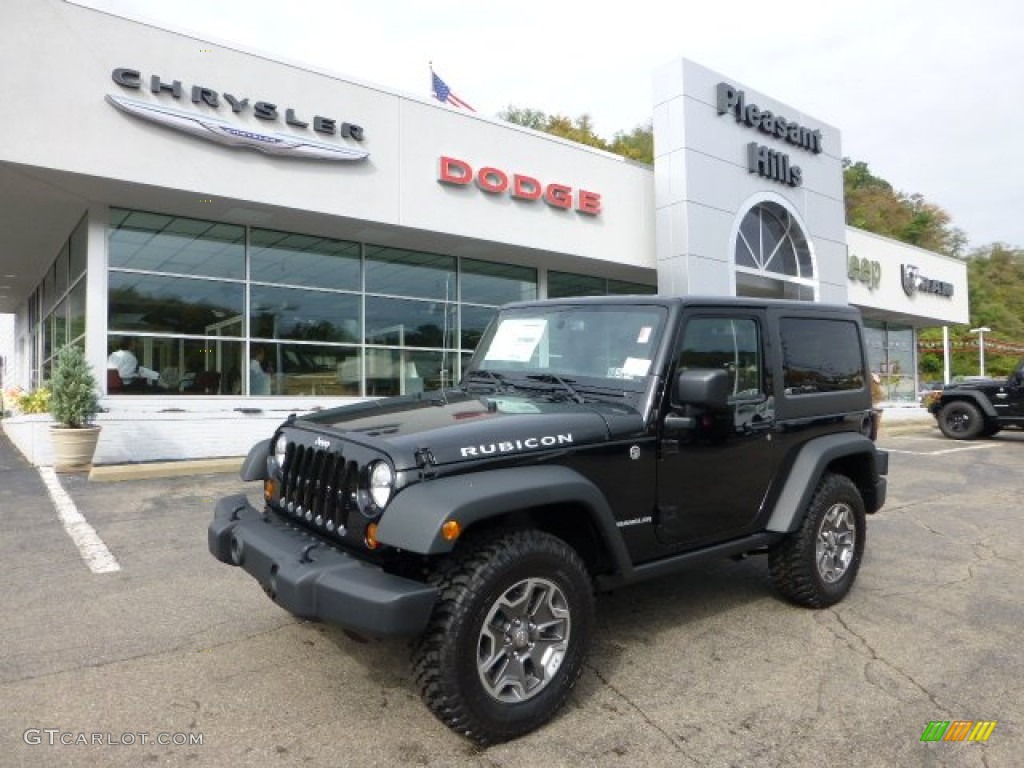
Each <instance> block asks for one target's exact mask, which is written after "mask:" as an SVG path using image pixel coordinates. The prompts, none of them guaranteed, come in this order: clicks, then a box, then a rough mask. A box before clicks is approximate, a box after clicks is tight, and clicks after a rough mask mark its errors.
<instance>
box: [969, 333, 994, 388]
mask: <svg viewBox="0 0 1024 768" xmlns="http://www.w3.org/2000/svg"><path fill="white" fill-rule="evenodd" d="M991 331H992V329H991V328H989V327H988V326H987V325H983V326H981V328H971V333H976V334H978V373H979V375H980V376H982V377H984V375H985V334H986V333H990V332H991Z"/></svg>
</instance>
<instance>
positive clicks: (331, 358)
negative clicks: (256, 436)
mask: <svg viewBox="0 0 1024 768" xmlns="http://www.w3.org/2000/svg"><path fill="white" fill-rule="evenodd" d="M361 249H362V246H361V245H360V244H359V243H353V242H349V241H346V240H333V239H331V238H325V237H315V236H311V235H300V234H294V233H288V232H277V231H274V230H267V229H253V230H252V231H251V232H250V234H249V254H250V267H249V276H250V280H251V281H252V282H251V284H250V288H249V333H250V336H251V337H252V342H251V343H250V345H249V363H248V365H247V370H248V387H249V389H248V393H249V394H250V395H360V394H362V390H361V378H362V362H361V361H362V352H361V349H360V348H359V345H360V344H361V343H362V336H363V330H362V327H363V326H362V297H361V295H360V294H361V290H362V256H361ZM279 341H289V342H292V343H288V344H282V343H277V342H279ZM335 344H337V345H339V346H333V345H335ZM342 345H343V346H342Z"/></svg>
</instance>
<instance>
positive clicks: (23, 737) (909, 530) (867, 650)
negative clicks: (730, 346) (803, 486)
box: [0, 426, 1024, 768]
mask: <svg viewBox="0 0 1024 768" xmlns="http://www.w3.org/2000/svg"><path fill="white" fill-rule="evenodd" d="M881 442H882V445H883V447H885V448H888V449H889V450H890V451H891V458H890V475H889V477H890V495H889V500H888V503H887V505H886V507H885V508H884V509H883V510H882V512H881V513H879V514H878V515H876V516H874V517H872V518H870V519H869V523H868V544H867V550H866V554H865V558H864V562H863V565H862V568H861V572H860V576H859V579H858V582H857V584H856V586H855V587H854V590H853V592H852V593H851V594H850V596H849V597H848V598H847V599H846V600H845V601H844V602H842V603H840V604H839V605H838V606H835V607H834V608H833V609H830V610H824V611H819V612H814V611H808V610H805V609H800V608H795V607H792V606H790V605H788V604H784V603H782V602H780V601H779V600H778V599H776V598H775V596H774V595H773V593H772V589H771V586H770V582H769V579H768V576H767V565H766V563H765V561H764V559H763V558H750V559H747V560H744V561H741V562H732V561H723V562H722V563H716V564H714V565H712V566H710V567H700V568H694V569H693V570H690V571H686V572H684V573H682V574H680V575H677V576H674V577H669V578H666V579H662V580H659V581H654V582H648V583H646V584H642V585H639V586H636V587H633V588H630V589H625V590H621V591H619V592H617V593H614V594H612V595H606V596H602V597H601V598H600V599H599V601H598V624H597V627H598V632H597V635H596V637H595V643H594V649H593V652H592V655H591V658H590V661H589V663H588V665H587V668H586V670H585V672H584V674H583V677H582V680H581V682H580V684H579V686H578V687H577V690H576V692H575V693H574V695H573V697H572V699H571V700H570V703H569V705H568V706H567V707H566V708H565V709H564V710H563V712H562V713H561V715H560V716H559V717H558V718H557V719H556V720H555V721H554V722H552V723H550V724H549V725H548V726H547V727H545V728H544V729H542V730H540V731H538V732H536V733H534V734H531V735H529V736H527V737H524V738H522V739H520V740H518V741H516V742H513V743H510V744H504V745H500V746H496V747H492V748H490V749H487V750H480V749H477V748H475V747H473V746H472V745H470V744H469V743H468V742H466V741H464V740H463V739H461V738H460V737H458V736H456V735H454V734H453V733H451V732H450V731H448V729H447V728H445V727H444V726H443V725H441V724H440V723H439V722H437V721H436V720H435V719H434V718H433V717H432V716H431V715H430V713H429V712H428V710H427V709H426V708H425V707H424V706H423V705H422V704H421V703H420V701H419V698H418V694H417V692H416V690H415V686H414V683H413V681H412V678H411V675H410V671H409V665H408V650H407V647H406V645H405V644H404V643H402V642H400V641H386V642H385V641H373V642H356V641H354V640H352V639H350V638H349V637H347V636H346V635H345V634H343V633H342V632H340V631H338V630H335V629H332V628H330V627H325V626H321V625H315V624H309V623H304V622H299V621H296V620H295V619H293V618H292V617H291V616H289V615H288V614H286V613H284V612H283V611H281V610H280V609H279V608H277V607H276V606H275V605H274V604H273V603H272V602H271V601H269V600H268V599H267V598H266V597H265V596H264V595H263V593H262V592H261V591H260V589H259V588H258V587H257V586H256V584H255V583H254V582H253V581H252V580H251V579H250V578H249V577H248V576H246V575H245V574H244V573H241V572H240V571H239V570H237V569H232V568H229V567H227V566H224V565H221V564H220V563H218V562H216V561H215V560H214V559H213V558H212V557H211V556H210V555H209V554H208V553H207V549H206V525H207V522H208V521H209V519H210V517H211V515H212V511H213V505H214V501H215V499H216V498H218V497H219V496H221V495H224V494H227V493H233V492H237V491H239V490H243V491H247V492H250V493H251V494H252V495H253V496H254V498H255V497H256V496H257V495H258V490H259V489H258V488H256V487H255V486H250V485H246V484H243V483H241V481H239V480H238V479H237V477H236V476H233V475H207V476H198V477H186V478H175V479H167V480H137V481H128V482H120V483H95V482H93V483H89V482H87V481H86V480H85V479H84V478H83V477H81V476H61V477H60V483H61V486H62V487H63V489H64V490H65V491H66V492H67V493H68V495H69V496H70V498H71V499H72V500H73V502H74V504H75V506H76V507H77V509H78V511H79V512H80V513H81V514H82V515H83V516H84V518H85V521H87V522H88V524H89V525H91V526H92V528H93V529H94V530H95V532H96V534H97V535H98V537H99V539H101V540H102V542H103V544H105V546H106V548H107V550H108V551H109V554H110V556H111V558H113V560H115V561H116V565H117V567H118V570H109V571H108V572H102V573H93V572H92V571H90V570H89V568H88V567H87V566H86V564H85V562H84V561H83V559H82V557H81V555H80V553H79V551H78V549H77V548H76V546H75V544H73V543H72V540H71V538H70V537H69V535H68V533H67V532H66V531H65V529H64V527H63V526H62V524H61V522H60V520H59V519H58V514H57V512H56V511H55V508H54V505H53V504H52V503H51V501H50V499H49V498H48V497H47V495H46V491H45V488H44V486H43V484H42V482H41V480H40V478H39V474H38V473H37V472H36V471H35V470H34V469H32V468H30V467H28V466H27V465H24V463H22V462H20V461H19V460H18V458H17V457H16V456H13V454H11V453H10V451H9V450H8V451H7V452H6V453H0V554H2V557H3V564H4V567H5V574H4V579H3V583H4V586H3V589H2V590H0V616H2V618H3V621H2V624H0V660H2V664H0V692H2V696H3V702H4V706H3V707H2V708H0V740H2V743H0V756H2V757H0V764H2V765H5V766H6V765H12V766H15V765H16V766H78V765H88V766H90V767H91V768H99V767H100V766H121V765H147V764H154V765H174V766H177V765H183V766H200V765H202V766H206V765H210V766H227V765H236V764H241V765H248V764H259V765H274V766H277V765H281V766H291V765H303V766H320V765H336V766H349V765H352V766H393V765H407V766H506V765H508V766H520V767H526V766H579V765H595V766H627V765H628V766H635V765H645V766H777V765H787V766H805V765H806V766H819V765H857V766H896V765H899V766H916V765H922V766H933V765H934V766H937V765H950V766H954V765H955V766H986V767H987V768H995V767H996V766H1016V765H1019V764H1020V757H1019V749H1020V747H1021V746H1022V744H1024V739H1022V724H1024V697H1021V695H1020V693H1019V683H1020V680H1022V679H1024V654H1022V652H1021V650H1020V643H1019V635H1020V629H1021V627H1022V626H1024V607H1022V606H1024V602H1022V599H1021V594H1022V590H1021V586H1020V585H1021V583H1024V526H1021V525H1020V516H1021V513H1020V506H1021V501H1020V498H1021V480H1020V473H1019V467H1020V464H1021V457H1022V456H1024V433H1015V432H1003V433H1000V434H999V435H998V436H997V437H996V438H994V439H991V440H986V441H982V442H977V443H955V442H950V441H948V440H944V439H943V438H941V436H939V434H938V432H937V430H935V429H934V428H932V427H930V426H918V427H913V426H912V427H910V428H903V429H901V430H900V431H899V432H898V433H895V434H892V435H886V436H884V437H883V439H882V441H881ZM935 720H941V721H946V720H949V721H953V720H989V721H996V722H997V725H996V727H995V728H994V730H993V731H992V733H991V736H990V738H989V739H988V741H987V742H985V743H954V742H937V743H923V742H922V741H921V736H922V733H923V731H924V729H925V727H926V726H927V725H928V723H929V722H930V721H935ZM143 734H145V735H144V736H143ZM200 740H201V743H196V742H197V741H200ZM83 741H85V742H86V743H82V742H83ZM97 741H98V742H100V743H93V742H97ZM160 741H163V742H166V743H159V742H160ZM51 742H53V743H52V744H51ZM62 742H72V743H62Z"/></svg>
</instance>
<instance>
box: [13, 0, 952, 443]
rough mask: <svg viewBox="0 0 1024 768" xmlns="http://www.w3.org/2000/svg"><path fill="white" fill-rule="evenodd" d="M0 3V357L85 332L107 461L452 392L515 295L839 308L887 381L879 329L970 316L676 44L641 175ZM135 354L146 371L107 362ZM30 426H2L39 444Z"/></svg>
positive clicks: (783, 122) (94, 19)
mask: <svg viewBox="0 0 1024 768" xmlns="http://www.w3.org/2000/svg"><path fill="white" fill-rule="evenodd" d="M5 22H6V29H5V33H4V38H5V44H4V45H3V46H0V67H2V69H0V72H2V73H3V74H0V95H2V97H3V99H4V103H5V104H9V105H13V106H14V108H13V109H12V110H11V111H10V112H9V113H8V117H6V118H4V120H5V122H6V128H7V130H6V131H5V140H4V142H3V143H2V145H0V313H2V312H13V313H14V314H15V317H16V321H15V329H14V334H13V335H14V339H13V347H14V348H13V352H12V357H13V358H14V363H15V364H14V365H9V366H8V371H11V370H14V371H17V377H18V379H19V380H18V381H17V382H16V383H19V384H21V385H22V386H24V387H31V386H35V385H37V384H38V383H40V382H42V381H44V380H45V379H46V377H47V375H48V371H49V368H50V365H51V363H52V360H53V356H54V355H55V354H56V351H57V349H59V347H60V346H61V345H62V344H65V343H76V344H79V345H81V346H82V347H83V348H84V350H85V352H86V356H87V358H88V360H89V361H90V362H91V364H92V365H93V367H94V369H95V370H96V372H97V375H98V378H99V379H100V381H101V386H102V389H103V393H104V397H103V405H104V407H105V409H106V412H105V413H103V414H101V415H100V417H99V422H100V424H101V425H103V426H105V429H104V432H103V437H102V438H101V441H100V446H99V449H98V453H97V457H96V461H97V463H114V462H123V461H147V460H158V459H176V458H193V457H206V456H225V455H238V454H241V453H244V452H245V450H246V449H247V447H248V445H249V444H251V443H252V442H253V441H254V440H256V439H259V438H261V437H263V436H265V435H266V434H267V433H268V432H269V430H270V429H272V427H273V425H274V424H276V423H277V422H278V421H280V419H281V418H282V416H283V415H284V414H286V413H288V412H293V411H304V410H309V409H312V408H321V407H330V406H332V405H335V404H339V403H343V402H348V401H351V400H352V399H356V398H367V397H379V396H385V395H391V394H400V393H409V392H415V391H419V390H420V389H423V388H430V387H434V386H444V385H450V384H452V383H454V382H456V381H457V380H458V378H459V376H460V374H461V367H462V365H463V363H464V361H465V360H466V359H467V358H468V356H469V355H470V354H471V352H472V350H473V348H474V346H475V344H476V341H477V339H478V338H479V336H480V334H481V333H482V332H483V330H484V328H485V326H486V324H487V322H488V321H489V319H490V318H491V317H492V316H493V314H494V312H495V310H496V308H497V307H498V306H500V305H501V304H503V303H505V302H508V301H513V300H520V299H532V298H543V297H567V296H576V295H594V294H606V293H654V292H662V293H669V294H681V293H701V294H726V295H761V296H788V297H793V298H799V299H804V300H809V301H829V302H839V303H846V302H851V303H854V304H857V305H858V306H861V307H862V309H863V310H864V312H865V315H866V317H868V319H869V321H870V325H871V328H872V329H873V330H872V333H873V334H875V336H874V337H873V343H875V347H876V349H875V351H874V352H873V353H872V354H873V356H875V355H876V353H877V356H878V357H877V365H878V368H879V370H882V371H885V372H888V373H890V374H891V375H892V377H893V378H892V381H893V382H895V383H894V384H893V389H892V393H893V395H894V396H900V395H901V393H902V392H903V391H904V390H905V391H906V392H912V391H913V389H914V379H913V371H914V366H915V361H914V360H913V359H912V358H911V359H909V360H907V361H903V360H902V358H901V359H900V364H901V369H902V370H903V371H905V372H906V374H898V373H893V372H892V368H893V366H892V361H890V360H889V359H888V356H889V355H890V354H891V353H892V352H893V350H894V349H896V347H894V346H893V341H892V339H893V338H896V339H897V340H898V339H899V338H902V337H900V336H899V334H901V333H908V334H909V338H910V346H909V350H910V354H911V356H913V343H912V340H913V329H914V328H915V327H919V326H923V325H937V324H944V323H957V322H967V305H966V300H967V286H966V270H965V269H964V267H963V265H962V264H960V263H958V262H955V261H952V260H948V259H945V258H943V257H941V256H938V255H936V254H931V253H928V252H924V251H919V250H917V249H908V248H907V247H906V246H903V245H901V244H898V243H893V242H892V241H889V240H886V239H884V238H875V237H874V236H872V235H867V234H866V233H858V232H856V231H854V230H849V229H848V228H846V227H845V226H844V224H843V197H842V167H841V162H842V155H841V151H840V134H839V131H838V130H837V129H835V128H832V127H831V126H828V125H826V124H824V123H822V122H820V121H817V120H815V119H813V118H811V117H809V116H806V115H803V114H802V113H800V112H799V111H798V110H797V109H794V108H790V107H788V106H786V105H783V104H779V103H777V102H775V101H774V100H772V99H771V98H770V97H767V96H765V95H763V94H759V93H756V92H754V91H753V90H751V89H750V88H748V87H746V86H744V85H743V84H740V83H736V82H734V81H732V80H730V79H729V78H727V77H725V76H720V75H717V74H715V73H713V72H710V71H709V70H706V69H704V68H702V67H700V66H698V65H696V64H693V63H692V62H688V61H684V60H680V61H677V62H675V63H673V64H672V65H669V66H667V67H665V68H664V69H663V70H661V71H659V72H657V73H655V75H654V82H655V87H654V94H655V96H654V103H653V114H654V125H655V146H656V161H655V166H654V169H653V170H652V169H651V168H650V167H647V166H644V165H639V164H636V163H631V162H628V161H625V160H623V159H622V158H619V157H617V156H614V155H610V154H607V153H604V152H600V151H597V150H594V149H591V148H589V147H584V146H580V145H577V144H573V143H571V142H567V141H563V140H560V139H558V138H555V137H551V136H548V135H544V134H539V133H537V132H534V131H530V130H528V129H524V128H521V127H519V126H515V125H510V124H507V123H504V122H502V121H499V120H496V119H490V118H486V117H481V116H479V115H476V114H469V113H465V112H460V111H457V110H454V109H452V108H450V107H447V106H445V105H442V104H440V103H438V102H436V101H434V100H432V99H429V98H426V97H423V98H421V97H416V96H411V95H406V94H399V93H394V92H390V91H388V90H386V89H382V88H380V87H377V86H373V85H369V84H365V83H360V82H355V81H352V80H350V79H347V78H344V77H339V76H337V75H332V74H329V73H325V72H320V71H316V70H312V69H309V68H306V67H302V66H297V65H293V64H288V63H283V62H279V61H274V60H271V59H269V58H267V57H265V56H260V55H257V54H254V53H250V52H245V51H241V50H237V49H235V48H232V47H230V46H225V45H220V44H217V43H212V42H210V41H206V40H200V39H196V38H194V37H190V36H187V35H182V34H179V33H176V32H172V31H168V30H164V29H158V28H155V27H152V26H147V25H145V24H140V23H137V22H133V21H129V20H126V19H122V18H119V17H116V16H113V15H109V14H106V13H102V12H98V11H95V10H92V9H87V8H83V7H80V6H77V5H74V4H71V3H67V2H63V1H62V0H13V4H11V5H9V7H8V9H7V13H5ZM854 257H856V259H857V261H856V264H857V265H860V264H862V262H864V263H867V267H866V268H865V269H866V270H867V271H866V272H864V271H863V270H862V269H861V268H860V267H859V266H858V267H857V268H856V269H854V268H853V266H852V265H853V263H854V262H853V259H854ZM876 262H877V264H878V270H877V271H873V270H874V267H873V266H872V264H874V263H876ZM900 265H904V266H906V267H907V268H913V270H911V272H910V274H911V276H910V277H906V274H904V279H903V280H902V281H901V280H900V279H899V276H900V274H901V272H900V270H901V269H902V268H903V267H901V266H900ZM904 273H907V270H906V269H904ZM864 274H866V275H868V277H869V279H868V280H866V281H865V280H864V279H863V275H864ZM876 277H877V279H875V278H876ZM894 279H895V282H893V280H894ZM939 283H942V284H943V285H946V284H948V285H949V286H950V287H951V289H950V290H949V291H946V290H945V289H942V290H937V289H936V286H938V284H939ZM911 284H913V289H912V290H910V292H907V290H904V289H905V288H906V286H909V285H911ZM901 286H902V288H901ZM922 287H923V290H922ZM901 291H902V293H901ZM900 343H901V342H900ZM897 346H898V345H897ZM122 347H123V348H126V349H128V350H130V351H131V353H132V354H133V355H134V356H135V358H136V359H137V360H138V362H139V363H140V365H141V366H142V367H143V368H145V369H147V370H148V371H151V372H152V373H151V375H150V378H148V379H147V378H145V377H139V378H137V379H134V380H132V379H130V378H129V377H128V376H125V377H124V378H121V377H120V376H119V375H115V374H113V373H110V372H108V367H107V362H108V357H109V355H110V354H111V353H112V352H114V351H115V350H117V349H119V348H122ZM907 377H908V378H907ZM904 378H906V381H904ZM39 423H40V422H39V420H37V421H36V422H32V421H31V420H24V419H23V420H22V422H21V423H20V424H19V422H18V420H17V419H14V420H11V419H9V420H7V421H6V422H5V429H6V430H7V432H8V434H11V435H12V437H14V439H15V441H16V442H17V443H18V444H19V446H20V447H21V448H22V450H23V451H25V452H26V453H27V454H28V455H29V458H30V459H31V460H33V461H36V462H37V463H47V462H48V460H49V457H48V454H47V451H48V447H46V446H45V443H46V441H44V440H40V439H38V437H37V435H36V433H37V432H38V430H39V426H38V424H39Z"/></svg>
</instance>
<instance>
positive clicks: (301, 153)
mask: <svg viewBox="0 0 1024 768" xmlns="http://www.w3.org/2000/svg"><path fill="white" fill-rule="evenodd" d="M111 78H112V79H113V81H114V82H115V83H117V84H118V85H120V86H121V87H122V88H127V89H132V90H141V89H142V75H141V73H139V71H138V70H135V69H126V68H118V69H115V70H114V71H113V72H112V73H111ZM149 90H150V92H151V93H154V94H157V95H160V94H169V95H170V96H171V97H172V98H174V99H179V100H180V99H182V98H183V97H184V93H185V89H184V88H183V87H182V84H181V81H179V80H173V81H171V82H164V81H163V80H161V79H160V77H159V76H158V75H153V76H152V77H151V78H150V81H149ZM190 98H191V101H192V103H193V104H197V105H198V104H203V105H205V106H207V107H210V108H212V109H219V108H220V107H221V106H222V103H225V104H227V105H228V106H229V107H230V108H231V112H232V113H233V114H235V115H240V114H243V113H245V112H247V111H251V112H252V116H253V117H255V118H256V119H258V120H262V121H264V122H268V123H273V122H278V121H279V120H280V119H281V112H282V110H281V109H280V108H279V107H278V106H277V104H274V103H272V102H268V101H257V102H255V103H253V104H252V105H251V106H250V103H249V98H248V97H242V98H239V97H237V96H234V95H232V94H230V93H224V94H223V97H222V96H221V94H220V93H218V92H217V91H214V90H212V89H210V88H206V87H204V86H199V85H195V86H192V88H191V91H190ZM222 98H223V102H222ZM107 101H108V102H109V103H110V104H112V105H113V106H115V107H117V108H118V109H120V110H121V111H122V112H126V113H128V114H130V115H133V116H135V117H138V118H140V119H142V120H148V121H149V122H152V123H156V124H158V125H162V126H165V127H167V128H172V129H174V130H177V131H181V132H182V133H188V134H191V135H192V136H198V137H199V138H202V139H206V140H207V141H213V142H216V143H218V144H223V145H225V146H230V147H244V148H247V149H255V150H258V151H260V152H265V153H267V154H270V155H283V156H288V157H304V158H312V159H316V160H363V159H365V158H367V157H369V155H370V153H369V152H367V151H365V150H363V149H358V148H356V147H351V146H347V145H345V144H331V143H327V142H325V141H317V140H315V139H313V138H311V137H308V136H303V135H302V134H300V133H278V132H270V131H262V130H257V129H255V128H253V127H251V125H247V124H243V123H241V122H231V121H228V120H223V119H221V118H220V117H217V116H214V115H211V114H209V113H208V112H205V111H204V112H197V111H191V110H184V109H177V108H175V107H170V106H167V105H165V104H161V103H158V102H156V101H143V100H140V99H131V98H127V97H125V96H112V95H108V96H107ZM283 112H284V122H285V123H286V124H287V125H290V126H292V127H294V128H301V129H309V128H310V123H309V121H306V120H303V119H302V118H301V117H299V116H298V115H297V114H296V111H295V109H293V108H286V109H284V110H283ZM312 130H313V131H315V132H317V133H320V134H323V135H326V136H335V135H337V136H341V137H342V138H344V139H351V140H353V141H358V142H361V141H362V140H363V129H362V127H361V126H358V125H354V124H352V123H347V122H341V123H339V122H338V121H337V120H335V119H334V118H330V117H324V116H322V115H316V116H315V117H313V120H312Z"/></svg>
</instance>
